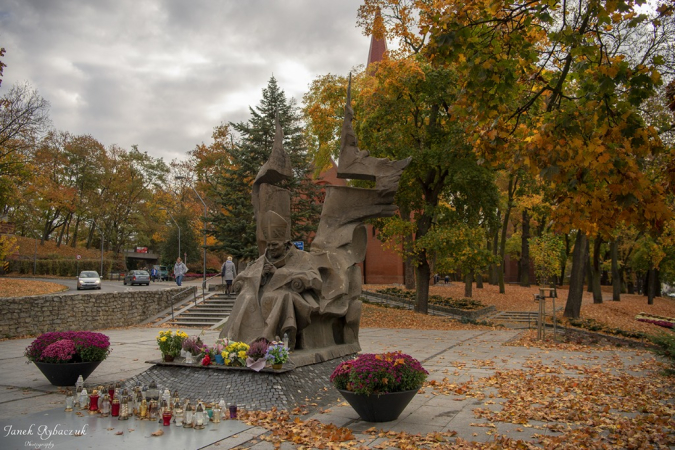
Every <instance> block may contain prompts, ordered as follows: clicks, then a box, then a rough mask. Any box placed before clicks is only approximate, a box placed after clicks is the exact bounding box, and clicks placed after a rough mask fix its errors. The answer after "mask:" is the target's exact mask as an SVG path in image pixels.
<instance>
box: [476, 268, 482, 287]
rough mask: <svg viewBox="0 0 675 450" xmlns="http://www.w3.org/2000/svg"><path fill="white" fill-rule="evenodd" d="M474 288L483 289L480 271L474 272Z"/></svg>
mask: <svg viewBox="0 0 675 450" xmlns="http://www.w3.org/2000/svg"><path fill="white" fill-rule="evenodd" d="M476 288H477V289H483V274H482V273H480V271H479V272H478V273H477V274H476Z"/></svg>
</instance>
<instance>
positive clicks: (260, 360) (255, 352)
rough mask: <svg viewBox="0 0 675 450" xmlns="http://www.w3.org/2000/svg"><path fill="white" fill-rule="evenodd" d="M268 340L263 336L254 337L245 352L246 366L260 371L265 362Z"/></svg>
mask: <svg viewBox="0 0 675 450" xmlns="http://www.w3.org/2000/svg"><path fill="white" fill-rule="evenodd" d="M269 345H270V341H268V340H267V339H265V338H264V337H261V338H258V339H256V340H255V341H254V342H253V343H252V344H251V346H250V347H249V349H248V351H247V352H246V356H247V358H246V367H248V368H250V369H253V370H255V371H256V372H260V371H261V370H263V369H264V368H265V364H266V363H267V348H268V347H269Z"/></svg>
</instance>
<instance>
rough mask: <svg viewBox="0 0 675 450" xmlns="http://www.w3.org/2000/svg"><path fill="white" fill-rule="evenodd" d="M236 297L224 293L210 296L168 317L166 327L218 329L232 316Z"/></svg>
mask: <svg viewBox="0 0 675 450" xmlns="http://www.w3.org/2000/svg"><path fill="white" fill-rule="evenodd" d="M234 301H235V297H234V295H232V296H230V297H228V296H227V294H225V293H224V292H217V293H213V294H209V295H208V296H207V297H206V298H205V299H204V300H203V301H201V302H197V304H196V305H195V304H190V305H188V306H187V307H185V308H183V309H181V310H180V311H178V312H176V313H175V314H174V319H173V320H171V317H168V318H167V320H166V321H164V322H163V325H164V326H169V327H176V328H202V329H204V328H208V329H216V328H218V327H219V326H220V325H222V324H223V323H224V321H225V319H227V318H228V317H229V316H230V313H231V312H232V308H233V307H234Z"/></svg>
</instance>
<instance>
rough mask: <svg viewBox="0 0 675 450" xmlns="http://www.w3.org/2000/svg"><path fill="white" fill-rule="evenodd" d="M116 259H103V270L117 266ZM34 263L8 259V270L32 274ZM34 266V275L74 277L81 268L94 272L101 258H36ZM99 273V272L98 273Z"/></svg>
mask: <svg viewBox="0 0 675 450" xmlns="http://www.w3.org/2000/svg"><path fill="white" fill-rule="evenodd" d="M117 263H118V261H116V260H111V259H104V260H103V271H104V272H105V273H106V274H107V273H110V272H111V271H112V270H113V268H114V267H115V266H117V265H118V264H117ZM33 266H34V263H33V261H32V260H14V261H10V265H9V267H10V269H9V270H10V272H14V273H20V274H33ZM35 266H36V272H35V274H36V275H53V276H60V277H75V276H77V274H78V270H79V271H80V272H82V271H83V270H95V271H96V272H98V271H100V270H101V260H100V259H80V260H79V262H78V260H73V259H38V260H37V264H35ZM99 275H100V274H99Z"/></svg>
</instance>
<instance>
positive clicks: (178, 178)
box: [176, 175, 208, 297]
mask: <svg viewBox="0 0 675 450" xmlns="http://www.w3.org/2000/svg"><path fill="white" fill-rule="evenodd" d="M176 180H186V178H185V177H184V176H182V175H179V176H177V177H176ZM186 181H187V180H186ZM188 184H189V185H190V187H191V188H192V190H193V191H194V192H195V194H197V198H198V199H199V201H200V202H202V205H204V220H203V221H202V223H203V224H204V278H203V280H202V297H203V296H204V295H205V294H204V293H205V292H206V215H207V214H208V209H207V208H206V203H204V200H202V197H201V195H199V192H197V189H195V187H194V186H193V185H192V183H190V182H188Z"/></svg>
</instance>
